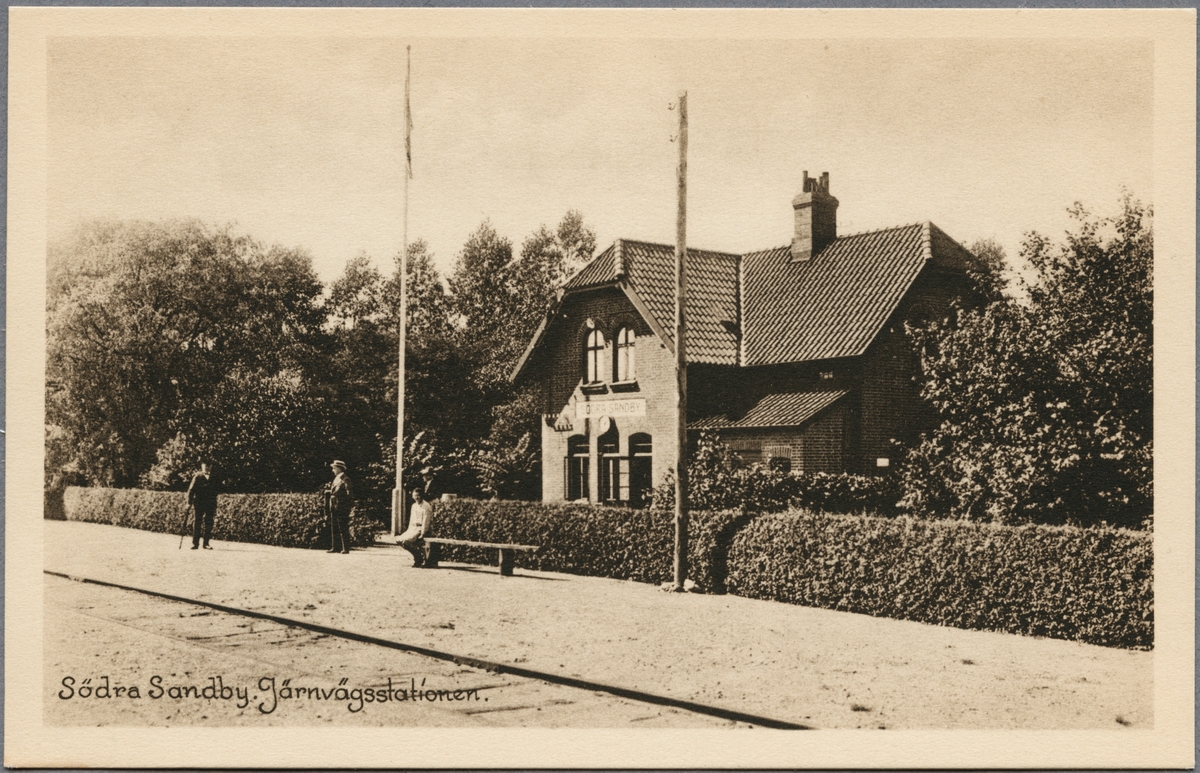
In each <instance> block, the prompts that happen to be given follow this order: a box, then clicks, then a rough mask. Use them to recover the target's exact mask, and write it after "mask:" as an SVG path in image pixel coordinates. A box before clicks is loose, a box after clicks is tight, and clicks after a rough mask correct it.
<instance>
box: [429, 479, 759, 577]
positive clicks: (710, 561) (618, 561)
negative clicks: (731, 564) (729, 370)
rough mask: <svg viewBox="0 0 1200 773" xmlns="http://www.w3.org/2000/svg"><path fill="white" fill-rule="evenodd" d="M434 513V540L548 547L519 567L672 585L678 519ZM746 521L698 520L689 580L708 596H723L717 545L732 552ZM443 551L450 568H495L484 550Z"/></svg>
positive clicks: (642, 512) (564, 511) (551, 509)
mask: <svg viewBox="0 0 1200 773" xmlns="http://www.w3.org/2000/svg"><path fill="white" fill-rule="evenodd" d="M434 513H435V514H434V520H433V527H432V530H431V534H433V535H436V536H440V537H450V538H454V539H468V540H478V541H481V542H515V543H519V544H524V545H538V546H540V547H541V550H539V551H538V552H536V553H525V552H521V551H518V552H517V554H516V557H515V563H516V565H517V566H518V567H524V568H526V569H541V570H544V571H551V572H566V573H569V574H584V575H590V576H593V577H612V578H615V579H620V580H637V581H639V582H649V583H661V582H666V581H667V580H670V579H671V566H672V558H673V556H674V550H675V530H674V525H673V517H672V516H671V515H670V514H666V513H663V512H662V511H660V510H655V509H652V508H647V509H633V508H626V507H607V506H600V505H588V504H543V503H540V502H511V501H501V500H492V501H486V502H485V501H479V500H473V499H455V500H451V501H449V502H438V503H436V504H435V511H434ZM743 520H744V517H743V516H740V515H739V514H738V513H736V512H721V513H706V512H698V513H692V514H691V516H690V519H689V521H690V524H691V528H690V529H689V535H690V540H689V545H688V561H689V563H690V566H691V571H690V572H689V577H690V579H692V581H693V582H695V583H696V585H697V587H698V588H700V589H701V590H706V591H715V592H723V591H724V573H725V569H724V564H723V560H722V550H721V548H720V547H719V545H718V543H720V545H722V546H723V545H725V544H728V537H729V536H730V535H731V533H732V532H731V528H732V525H733V524H737V523H741V522H742V521H743ZM439 549H440V550H441V554H442V556H444V557H445V558H446V559H448V560H460V561H465V562H474V563H494V562H495V560H496V556H495V554H494V552H493V551H490V550H483V549H480V548H467V547H462V546H458V545H441V546H439Z"/></svg>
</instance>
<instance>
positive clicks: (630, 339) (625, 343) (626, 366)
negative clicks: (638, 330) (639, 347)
mask: <svg viewBox="0 0 1200 773" xmlns="http://www.w3.org/2000/svg"><path fill="white" fill-rule="evenodd" d="M636 338H637V334H635V333H634V332H633V328H631V327H623V328H621V329H620V330H618V331H617V356H616V371H617V372H616V380H617V381H633V380H634V379H636V378H637V359H636V358H635V356H634V355H635V350H634V348H633V343H634V339H636Z"/></svg>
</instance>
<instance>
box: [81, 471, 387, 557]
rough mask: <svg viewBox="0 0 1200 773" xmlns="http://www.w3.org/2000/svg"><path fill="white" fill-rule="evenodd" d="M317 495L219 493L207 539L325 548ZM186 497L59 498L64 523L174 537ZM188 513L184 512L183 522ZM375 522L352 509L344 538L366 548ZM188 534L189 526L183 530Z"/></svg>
mask: <svg viewBox="0 0 1200 773" xmlns="http://www.w3.org/2000/svg"><path fill="white" fill-rule="evenodd" d="M322 499H323V498H322V496H321V495H320V494H222V495H221V496H220V498H219V499H218V500H217V514H216V517H215V518H214V519H213V533H212V536H213V539H218V540H229V541H232V542H257V543H260V544H263V545H278V546H280V547H287V548H317V547H320V548H327V547H328V546H329V526H328V523H327V522H326V519H325V516H324V514H323V512H322V505H323V502H322ZM187 509H188V508H187V495H186V494H184V493H182V492H178V491H147V490H144V489H114V488H81V487H76V486H70V487H68V488H67V489H66V491H65V492H64V494H63V510H64V512H65V514H66V517H67V520H69V521H88V522H91V523H108V524H112V525H114V526H125V527H128V528H131V529H143V530H146V531H157V532H165V533H167V534H179V533H180V530H181V529H182V527H183V522H184V517H185V513H186V512H187ZM191 517H192V516H191V514H190V513H187V518H188V523H189V524H190V523H191ZM380 528H382V526H381V524H379V523H377V522H376V521H374V520H373V519H371V518H368V517H366V516H364V515H362V514H359V513H358V512H357V511H356V512H355V513H353V514H351V517H350V539H351V541H352V542H354V544H356V545H367V544H370V543H371V542H372V541H373V540H374V537H375V532H377V531H379V529H380ZM188 534H191V527H190V525H189V527H188Z"/></svg>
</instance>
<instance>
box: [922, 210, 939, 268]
mask: <svg viewBox="0 0 1200 773" xmlns="http://www.w3.org/2000/svg"><path fill="white" fill-rule="evenodd" d="M936 227H937V226H935V225H934V224H933V221H932V220H926V221H925V222H923V223H921V252H923V253H924V254H925V262H926V263H931V262H933V229H934V228H936Z"/></svg>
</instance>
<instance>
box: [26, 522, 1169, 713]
mask: <svg viewBox="0 0 1200 773" xmlns="http://www.w3.org/2000/svg"><path fill="white" fill-rule="evenodd" d="M178 542H179V539H178V537H172V536H170V535H163V534H154V533H150V532H142V531H137V530H132V529H121V528H117V527H112V526H103V525H97V524H87V523H76V522H58V521H46V522H45V545H46V548H45V568H46V569H47V570H50V571H54V572H62V573H67V574H71V575H74V576H83V577H90V578H94V579H99V580H104V581H108V582H114V583H120V584H124V585H130V586H135V587H139V588H146V589H150V590H155V591H159V592H164V593H169V594H175V595H179V596H187V597H191V598H196V599H202V600H205V601H209V602H213V603H218V604H226V605H229V606H235V607H241V608H246V609H253V610H257V611H262V612H266V613H270V614H275V615H280V616H283V617H288V618H292V619H298V620H305V621H309V622H314V623H319V624H321V625H327V626H331V627H335V628H340V629H345V630H349V631H354V632H357V633H362V634H368V635H372V636H378V637H382V638H387V639H391V640H395V641H400V642H404V643H406V644H411V645H418V646H423V647H429V648H432V649H437V650H441V651H445V652H451V653H455V654H459V655H464V656H469V657H474V658H480V659H483V660H488V661H493V662H500V663H511V664H515V665H520V666H521V667H523V668H529V669H535V670H538V671H543V672H548V673H552V674H559V675H564V676H571V677H576V678H580V679H586V680H591V681H594V682H599V683H604V684H610V685H616V686H620V687H625V688H629V689H635V690H641V691H645V692H648V693H653V694H656V695H664V696H670V697H672V698H675V699H678V700H685V701H691V702H696V703H701V704H706V705H711V706H717V707H722V708H725V709H728V710H731V711H737V712H744V713H748V714H754V715H758V716H763V717H770V718H774V719H778V720H782V721H787V722H792V723H796V724H802V725H806V726H812V727H817V728H879V727H884V728H926V729H940V728H994V729H1000V728H1023V729H1083V728H1096V729H1118V728H1120V727H1134V728H1147V727H1151V726H1152V723H1153V711H1152V701H1153V682H1152V673H1153V663H1154V654H1153V653H1152V652H1139V651H1128V650H1118V649H1109V648H1104V647H1097V646H1093V645H1086V644H1078V643H1075V642H1064V641H1057V640H1051V639H1037V638H1028V637H1022V636H1014V635H1008V634H998V633H987V632H979V631H963V630H958V629H953V628H943V627H938V626H931V625H924V624H921V623H913V622H907V621H899V620H887V619H882V618H872V617H867V616H864V615H856V614H850V613H845V612H833V611H829V610H822V609H812V608H806V607H798V606H791V605H787V604H779V603H773V602H765V601H756V600H752V599H743V598H738V597H735V596H706V595H699V594H668V593H663V592H661V591H660V590H659V589H658V588H657V587H655V586H651V585H645V584H640V583H634V582H624V581H618V580H608V579H600V578H591V577H576V576H572V575H563V574H554V573H549V572H533V571H528V570H517V574H516V576H514V577H509V578H501V577H500V576H499V575H498V572H497V570H496V569H495V568H494V567H491V568H484V567H467V566H462V565H455V564H446V565H444V567H443V568H442V569H436V570H418V569H413V568H412V567H411V559H410V558H409V557H408V554H407V553H405V552H404V551H402V550H400V549H398V548H388V547H376V548H368V549H364V550H358V551H355V552H353V553H351V554H350V555H329V554H326V553H324V552H321V551H309V550H295V549H287V548H276V547H268V546H264V545H251V544H242V543H224V542H216V543H214V547H215V550H212V551H191V550H188V548H187V546H186V545H185V546H184V548H183V550H182V551H181V550H179V549H178V548H177V545H178ZM48 601H49V597H48ZM72 614H74V613H73V612H70V611H61V612H59V611H56V610H55V608H53V607H50V606H48V607H47V625H46V628H47V630H46V642H47V644H46V651H47V652H46V657H47V669H46V671H47V680H48V682H50V681H51V677H52V676H53V675H52V674H51V673H50V672H51V671H52V670H53V669H52V668H51V665H52V663H51V662H50V661H51V659H52V655H53V654H54V653H55V652H59V651H58V650H55V649H54V648H55V647H60V648H61V652H67V651H69V650H70V649H71V647H72V642H73V641H75V640H79V641H82V639H80V638H79V637H81V636H83V633H82V632H80V631H77V630H76V629H77V628H78V621H75V622H74V623H72V622H71V621H72V617H71V615H72ZM73 637H75V638H74V639H73ZM55 642H58V644H55ZM143 649H146V650H147V653H149V652H151V651H154V652H157V650H154V649H153V648H152V647H149V646H144V647H143ZM126 657H130V656H129V654H128V652H126ZM143 657H144V658H150V655H149V654H146V655H144V656H143ZM323 657H325V656H323ZM327 657H329V658H332V659H334V660H337V658H338V657H341V656H339V655H337V654H336V653H329V654H328V656H327ZM152 665H153V664H152V663H149V662H147V663H138V662H125V663H124V667H125V668H127V669H128V670H129V671H130V673H136V672H138V671H139V670H141V671H147V669H149V668H151V667H152ZM327 665H328V664H325V665H323V666H322V667H323V668H326V671H329V668H328V667H327ZM147 673H148V671H147ZM330 673H332V671H330ZM59 678H61V677H59ZM145 678H146V679H148V678H149V677H148V676H146V677H145ZM51 688H53V689H58V686H57V681H56V680H55V681H54V683H53V684H48V689H51ZM565 705H566V704H564V706H565ZM572 712H573V710H572V711H568V710H567V709H566V708H564V709H563V712H562V713H561V714H557V715H556V712H555V710H554V709H553V708H552V707H551V708H549V710H547V709H546V708H543V710H542V711H541V712H539V713H538V714H537V715H535V716H530V717H529V718H528V719H525V720H522V722H521V723H522V724H528V725H530V726H555V725H563V724H569V725H573V726H577V727H600V726H605V727H607V726H613V725H620V724H623V722H622V721H620V720H619V719H617V718H616V715H613V717H612V719H613V721H612V722H611V723H610V722H609V719H608V715H606V714H605V713H604V712H599V713H597V712H574V713H572ZM397 720H398V723H399V724H403V723H404V722H403V720H402V719H400V718H399V717H397ZM307 721H308V720H305V719H303V718H302V717H301V716H297V717H296V722H297V724H305V723H306V722H307ZM430 722H433V723H435V724H436V723H437V721H436V717H434V718H433V719H429V718H427V717H425V718H422V719H421V720H420V722H419V723H420V724H426V723H430ZM455 722H457V720H447V724H454V723H455ZM698 724H707V720H705V721H704V722H700V723H698Z"/></svg>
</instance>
